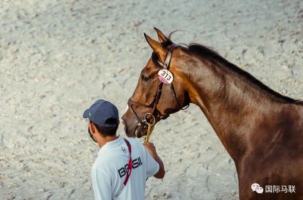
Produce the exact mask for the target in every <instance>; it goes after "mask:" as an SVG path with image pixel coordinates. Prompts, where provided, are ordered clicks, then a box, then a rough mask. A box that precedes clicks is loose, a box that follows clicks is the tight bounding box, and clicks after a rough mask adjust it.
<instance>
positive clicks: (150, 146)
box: [143, 142, 165, 179]
mask: <svg viewBox="0 0 303 200" xmlns="http://www.w3.org/2000/svg"><path fill="white" fill-rule="evenodd" d="M143 146H144V147H145V148H146V149H147V151H148V152H149V154H150V155H151V156H152V157H153V158H154V159H155V161H156V162H157V163H158V164H159V166H160V167H159V171H158V172H157V173H156V174H155V175H154V177H155V178H160V179H161V178H163V177H164V175H165V169H164V164H163V162H162V160H161V158H160V157H159V156H158V154H157V151H156V147H155V146H154V144H153V143H149V142H147V143H146V144H143Z"/></svg>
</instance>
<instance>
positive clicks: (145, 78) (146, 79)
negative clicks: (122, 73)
mask: <svg viewBox="0 0 303 200" xmlns="http://www.w3.org/2000/svg"><path fill="white" fill-rule="evenodd" d="M141 78H142V81H145V82H147V81H149V78H148V77H146V76H144V75H141Z"/></svg>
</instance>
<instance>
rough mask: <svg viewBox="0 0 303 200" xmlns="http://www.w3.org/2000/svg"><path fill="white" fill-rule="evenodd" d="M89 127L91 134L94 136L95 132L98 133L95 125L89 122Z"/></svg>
mask: <svg viewBox="0 0 303 200" xmlns="http://www.w3.org/2000/svg"><path fill="white" fill-rule="evenodd" d="M88 126H89V129H90V132H91V133H92V134H94V133H95V132H96V130H95V129H96V127H95V125H94V124H93V123H91V122H90V121H88Z"/></svg>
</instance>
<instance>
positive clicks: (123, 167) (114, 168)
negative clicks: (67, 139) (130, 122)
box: [83, 100, 165, 200]
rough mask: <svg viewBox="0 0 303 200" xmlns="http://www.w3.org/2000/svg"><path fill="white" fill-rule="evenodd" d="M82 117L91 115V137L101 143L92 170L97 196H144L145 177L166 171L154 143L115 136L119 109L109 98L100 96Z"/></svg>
mask: <svg viewBox="0 0 303 200" xmlns="http://www.w3.org/2000/svg"><path fill="white" fill-rule="evenodd" d="M83 117H84V118H88V132H89V134H90V137H91V138H92V139H93V140H94V141H95V142H97V143H98V144H99V147H100V150H99V152H98V157H97V159H96V161H95V163H94V165H93V167H92V171H91V177H92V183H93V189H94V194H95V199H97V200H101V199H102V200H111V199H115V200H116V199H121V200H122V199H123V200H142V199H144V191H145V182H146V178H147V177H151V176H154V177H156V178H163V177H164V175H165V170H164V165H163V162H162V160H161V158H160V157H159V156H158V155H157V152H156V148H155V147H154V145H153V144H152V143H147V144H145V145H142V144H141V142H139V141H138V140H136V139H129V138H127V139H124V138H123V137H122V136H116V132H117V129H118V125H119V114H118V109H117V108H116V106H114V105H113V104H112V103H110V102H108V101H104V100H98V101H97V102H95V103H94V104H93V105H92V106H91V107H90V108H89V109H87V110H86V111H85V112H84V113H83ZM144 147H145V148H144ZM130 152H131V153H130ZM130 166H132V167H130ZM129 172H130V174H129Z"/></svg>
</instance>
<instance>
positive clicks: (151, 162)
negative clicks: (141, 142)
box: [143, 146, 160, 177]
mask: <svg viewBox="0 0 303 200" xmlns="http://www.w3.org/2000/svg"><path fill="white" fill-rule="evenodd" d="M143 149H144V152H145V158H146V177H151V176H153V175H155V174H156V173H158V171H159V168H160V166H159V164H158V163H157V161H155V159H154V158H153V157H152V156H151V155H150V154H149V153H148V151H147V150H146V148H145V147H144V146H143Z"/></svg>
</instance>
